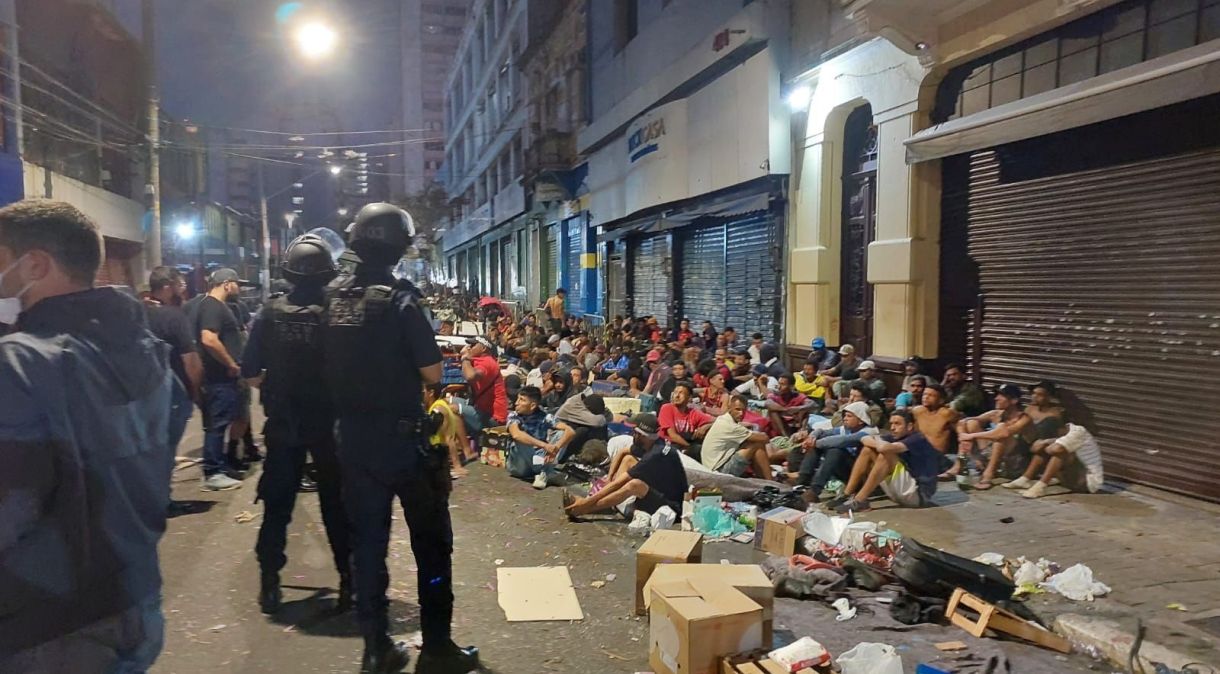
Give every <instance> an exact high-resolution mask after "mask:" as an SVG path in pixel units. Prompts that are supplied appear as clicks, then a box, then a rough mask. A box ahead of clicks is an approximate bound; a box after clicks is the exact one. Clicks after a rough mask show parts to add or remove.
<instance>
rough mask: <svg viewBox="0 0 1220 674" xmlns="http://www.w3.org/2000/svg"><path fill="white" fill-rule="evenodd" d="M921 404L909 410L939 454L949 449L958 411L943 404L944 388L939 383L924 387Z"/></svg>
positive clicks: (920, 429)
mask: <svg viewBox="0 0 1220 674" xmlns="http://www.w3.org/2000/svg"><path fill="white" fill-rule="evenodd" d="M920 402H921V403H923V404H921V405H918V406H916V407H915V408H914V409H912V410H911V414H912V416H914V417H915V425H916V427H918V428H919V432H920V433H923V435H924V437H925V438H927V439H928V442H929V443H931V444H932V446H933V447H935V448H936V451H938V452H940V453H941V454H945V453H947V452H948V451H949V450H950V449H951V443H950V441H949V440H950V435H951V433H952V432H953V425H954V424H955V423H957V419H958V413H957V412H955V411H954V410H952V409H951V408H949V407H948V406H947V405H945V390H944V389H943V388H941V387H940V385H939V384H929V385H928V386H927V387H925V388H924V391H923V399H922V400H921V401H920Z"/></svg>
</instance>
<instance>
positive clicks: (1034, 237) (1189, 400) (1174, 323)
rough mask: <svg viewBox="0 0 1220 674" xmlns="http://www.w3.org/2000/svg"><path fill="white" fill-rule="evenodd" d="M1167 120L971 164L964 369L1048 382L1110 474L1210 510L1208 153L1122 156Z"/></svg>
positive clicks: (1212, 257)
mask: <svg viewBox="0 0 1220 674" xmlns="http://www.w3.org/2000/svg"><path fill="white" fill-rule="evenodd" d="M1172 120H1173V118H1167V119H1161V120H1160V121H1159V122H1157V120H1156V119H1155V118H1154V119H1145V120H1144V121H1143V126H1142V128H1141V129H1140V130H1139V133H1133V132H1132V130H1131V129H1129V128H1128V129H1126V130H1125V131H1124V130H1123V129H1124V128H1125V127H1123V126H1121V125H1118V126H1114V127H1112V128H1109V129H1108V135H1102V136H1099V135H1098V130H1097V129H1090V130H1088V131H1084V132H1071V133H1069V134H1058V135H1057V136H1056V137H1053V138H1049V139H1043V140H1041V141H1040V142H1039V144H1026V145H1023V146H1010V147H1001V148H999V149H997V150H988V151H981V152H976V153H974V154H973V155H972V156H971V157H969V173H968V177H966V178H965V179H966V180H968V186H969V189H968V191H967V192H968V196H966V197H965V198H966V199H967V201H968V207H967V208H968V216H967V218H968V239H969V242H968V243H969V253H970V256H971V257H972V258H973V260H974V262H976V263H977V264H978V282H979V289H980V291H981V293H982V295H983V302H982V318H981V325H980V326H979V331H978V333H977V334H978V335H979V336H980V344H979V345H978V346H977V347H974V349H973V350H974V353H975V354H977V356H975V357H974V358H973V360H975V362H972V366H973V369H974V370H975V371H977V372H979V373H981V375H982V378H983V380H984V381H985V383H986V384H987V385H988V386H989V387H991V386H994V385H996V384H998V383H1001V382H1015V383H1018V384H1021V385H1023V386H1028V385H1029V384H1031V383H1033V382H1035V381H1038V380H1040V379H1043V378H1050V379H1053V380H1056V381H1058V382H1059V384H1060V386H1061V387H1064V388H1066V389H1067V393H1066V394H1065V396H1064V402H1065V405H1066V406H1067V408H1068V413H1069V417H1070V420H1073V421H1076V422H1077V423H1081V424H1083V425H1085V426H1090V427H1091V428H1092V430H1093V431H1094V432H1095V433H1096V434H1097V435H1098V439H1099V441H1100V442H1101V445H1102V450H1103V454H1104V460H1105V464H1106V472H1107V473H1108V474H1113V475H1115V476H1118V477H1122V478H1125V479H1128V480H1131V481H1134V482H1141V483H1145V484H1150V485H1154V486H1159V487H1164V488H1168V489H1173V490H1176V491H1180V492H1183V493H1187V494H1191V495H1195V496H1200V497H1204V498H1208V499H1211V500H1220V481H1218V480H1217V479H1216V478H1217V476H1218V475H1220V446H1218V445H1217V444H1216V442H1217V441H1216V439H1217V438H1220V405H1217V404H1216V401H1215V395H1214V391H1215V382H1217V381H1220V148H1217V147H1212V148H1210V149H1202V150H1199V149H1195V150H1192V151H1189V152H1180V153H1177V154H1173V155H1172V156H1156V150H1155V149H1154V151H1153V152H1148V153H1144V155H1145V156H1137V157H1136V158H1135V159H1134V160H1133V159H1132V157H1133V156H1136V155H1137V154H1138V153H1131V152H1126V150H1127V148H1129V147H1132V146H1134V145H1135V144H1138V143H1141V142H1145V143H1146V142H1149V141H1153V140H1155V142H1157V143H1160V142H1161V141H1160V139H1163V138H1167V137H1172V136H1174V135H1175V134H1177V135H1179V136H1180V135H1183V134H1185V135H1190V134H1188V133H1187V132H1186V131H1182V132H1181V133H1178V132H1177V131H1176V130H1175V129H1176V128H1177V126H1176V125H1175V124H1174V123H1173V121H1172ZM1200 135H1204V136H1205V135H1207V134H1206V133H1202V134H1200ZM1137 136H1138V137H1139V138H1144V139H1147V140H1142V141H1141V140H1136V137H1137ZM1056 146H1058V147H1056ZM1161 152H1164V150H1163V149H1162V150H1161ZM1091 154H1092V155H1094V156H1097V157H1102V158H1103V159H1102V160H1101V161H1097V162H1093V164H1092V165H1084V164H1085V162H1083V161H1078V159H1077V158H1078V157H1082V156H1083V157H1087V156H1090V155H1091ZM1116 154H1118V155H1120V159H1118V160H1114V159H1109V157H1112V156H1114V155H1116ZM1048 159H1049V160H1050V161H1048ZM1119 161H1121V162H1122V163H1119ZM1064 163H1067V164H1068V168H1067V169H1066V170H1065V169H1064V168H1062V167H1063V164H1064ZM1073 163H1079V164H1081V166H1075V167H1074V166H1072V164H1073ZM1047 166H1050V167H1056V168H1054V169H1052V170H1055V171H1056V174H1054V175H1048V171H1047V170H1045V169H1043V168H1042V167H1047ZM949 187H950V186H946V189H948V188H949ZM729 240H730V242H731V241H733V237H731V236H730V239H729ZM942 264H954V261H953V260H943V261H942Z"/></svg>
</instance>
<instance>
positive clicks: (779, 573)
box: [762, 555, 848, 600]
mask: <svg viewBox="0 0 1220 674" xmlns="http://www.w3.org/2000/svg"><path fill="white" fill-rule="evenodd" d="M803 560H809V561H810V562H814V560H813V558H812V557H805V556H803V555H793V556H792V557H790V558H787V559H785V558H783V557H768V558H767V559H766V560H765V561H764V562H763V563H762V570H763V572H764V573H766V574H767V577H768V578H770V579H771V584H772V585H773V586H774V587H775V594H776V596H778V597H792V598H794V599H823V600H824V599H828V598H830V597H831V596H832V595H833V594H834V593H836V592H839V591H841V590H842V589H844V588H845V587H846V586H847V580H848V578H847V575H846V574H844V573H843V571H842V570H841V569H838V568H836V567H834V566H832V565H830V564H825V563H822V562H814V564H812V565H809V564H804V563H803Z"/></svg>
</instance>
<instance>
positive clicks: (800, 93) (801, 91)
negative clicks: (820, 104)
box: [788, 84, 813, 112]
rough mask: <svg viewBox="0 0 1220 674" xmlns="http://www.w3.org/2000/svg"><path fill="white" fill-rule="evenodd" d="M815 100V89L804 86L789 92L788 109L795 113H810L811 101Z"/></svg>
mask: <svg viewBox="0 0 1220 674" xmlns="http://www.w3.org/2000/svg"><path fill="white" fill-rule="evenodd" d="M812 98H813V89H811V88H809V86H808V85H805V84H802V85H800V86H798V87H796V88H795V89H793V90H792V91H790V92H788V107H789V108H791V110H792V111H793V112H808V111H809V101H810V100H811V99H812Z"/></svg>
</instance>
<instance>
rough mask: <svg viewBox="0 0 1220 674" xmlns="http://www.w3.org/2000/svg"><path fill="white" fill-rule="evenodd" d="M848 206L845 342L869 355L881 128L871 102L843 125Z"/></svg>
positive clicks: (845, 218)
mask: <svg viewBox="0 0 1220 674" xmlns="http://www.w3.org/2000/svg"><path fill="white" fill-rule="evenodd" d="M842 208H843V232H842V239H841V240H842V246H841V248H840V250H841V255H842V264H841V267H840V269H841V278H840V289H841V292H840V300H839V341H840V342H841V343H844V344H852V345H854V346H855V347H856V351H857V353H859V354H861V356H868V355H869V354H871V353H872V348H873V287H872V285H871V284H870V283H869V282H868V245H869V244H870V243H872V241H873V239H874V238H875V237H876V234H877V127H876V126H875V125H874V124H873V109H872V107H871V106H869V105H867V104H866V105H862V106H860V107H858V108H856V109H855V110H852V111H851V114H849V115H848V116H847V122H846V124H845V126H844V129H843V204H842Z"/></svg>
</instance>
